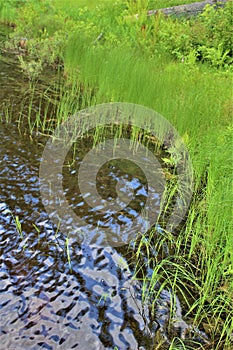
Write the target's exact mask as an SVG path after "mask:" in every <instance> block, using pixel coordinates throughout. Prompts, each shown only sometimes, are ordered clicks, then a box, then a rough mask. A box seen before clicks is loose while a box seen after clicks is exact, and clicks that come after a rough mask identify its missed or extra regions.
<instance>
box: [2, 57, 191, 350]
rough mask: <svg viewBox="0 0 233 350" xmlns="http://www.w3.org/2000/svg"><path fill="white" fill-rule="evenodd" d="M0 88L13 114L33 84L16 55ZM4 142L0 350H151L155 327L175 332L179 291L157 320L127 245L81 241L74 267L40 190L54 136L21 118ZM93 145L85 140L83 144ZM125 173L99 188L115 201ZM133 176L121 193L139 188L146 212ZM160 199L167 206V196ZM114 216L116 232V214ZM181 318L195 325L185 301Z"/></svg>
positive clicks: (111, 167) (7, 127)
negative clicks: (31, 128) (172, 311)
mask: <svg viewBox="0 0 233 350" xmlns="http://www.w3.org/2000/svg"><path fill="white" fill-rule="evenodd" d="M40 84H41V82H39V83H38V86H37V89H39V88H40ZM0 85H1V87H2V88H1V91H0V100H1V103H0V105H1V110H0V114H1V115H4V113H5V112H4V108H3V106H4V105H5V104H7V105H9V104H13V110H17V106H18V104H19V103H20V101H21V100H22V96H23V94H24V92H25V89H27V88H28V82H27V81H25V79H24V77H23V76H22V74H21V72H20V69H19V67H18V65H17V64H16V61H15V64H14V60H12V59H11V58H10V57H9V63H8V61H7V56H4V59H3V61H1V60H0ZM0 139H1V146H0V159H1V163H0V179H1V182H0V253H1V281H0V335H1V349H3V350H4V349H10V350H13V349H14V350H15V349H17V350H18V349H32V350H34V349H35V350H37V349H41V348H42V349H80V350H86V349H88V350H92V349H93V350H96V349H109V350H110V349H114V347H117V348H115V349H118V350H126V349H132V350H136V349H141V350H142V349H148V350H149V349H152V348H153V343H154V341H155V340H154V339H155V333H156V331H158V330H160V331H161V333H164V334H165V333H166V322H167V319H168V317H169V307H170V298H171V296H170V294H169V293H168V292H166V291H164V292H163V294H162V295H161V298H160V300H158V307H157V314H156V315H155V316H154V318H153V319H151V315H150V312H149V310H148V308H147V306H146V305H143V303H142V286H141V284H140V282H139V281H136V280H135V279H134V278H133V275H132V271H131V270H130V268H129V265H128V262H127V260H126V258H125V255H126V252H127V249H128V246H127V245H125V246H124V247H121V249H120V250H119V249H115V248H111V247H107V248H102V247H100V246H98V245H97V244H89V245H87V244H82V243H79V242H78V240H77V239H75V238H74V237H73V238H72V239H70V240H69V252H70V260H71V263H69V261H68V257H67V250H66V248H67V247H66V236H65V235H64V234H63V232H62V231H60V230H59V229H58V228H57V227H56V226H54V225H53V223H52V222H51V221H50V219H49V217H48V214H47V213H46V211H45V209H44V207H43V204H42V201H41V196H40V191H39V164H40V160H41V156H42V152H43V149H44V145H45V142H46V140H47V139H46V138H43V137H40V136H36V137H34V138H33V139H32V138H30V137H29V136H28V135H24V133H20V132H19V130H18V129H17V123H14V121H12V123H11V124H5V123H3V122H2V123H1V124H0ZM79 146H80V145H79ZM80 147H81V146H80ZM86 147H87V145H86V144H85V143H83V144H82V147H81V148H82V150H85V148H86ZM77 163H78V159H77ZM67 169H68V168H67ZM76 170H77V169H75V168H70V169H69V171H68V170H66V171H64V174H65V173H66V179H67V181H64V183H65V185H66V186H67V196H68V198H69V202H70V205H71V206H73V208H74V209H77V208H79V209H78V210H79V211H80V208H81V209H82V210H83V215H85V216H87V217H88V218H89V219H88V218H87V221H88V220H93V218H95V215H93V211H90V210H89V209H88V208H86V206H85V203H84V202H85V201H83V199H82V198H81V199H80V197H78V196H75V198H74V197H73V194H74V192H75V191H74V187H73V186H74V184H73V175H74V174H75V172H76ZM122 176H123V172H122V170H121V169H119V168H117V167H116V164H114V163H113V164H108V166H107V167H106V168H105V170H103V173H102V178H103V179H104V181H102V182H101V183H100V191H101V190H102V194H103V193H105V195H106V198H111V197H114V190H113V189H114V187H115V186H116V180H117V179H118V178H120V177H121V178H122ZM124 179H126V180H127V181H126V182H124V181H121V188H120V189H121V190H122V191H123V192H124V191H125V190H127V189H126V187H127V186H129V185H130V186H133V188H134V189H135V191H136V192H138V194H139V195H138V198H139V200H138V201H137V205H136V207H137V208H139V209H140V206H141V203H143V201H144V200H145V199H146V197H147V187H146V185H145V183H144V179H143V176H141V175H140V174H139V175H138V176H137V177H136V178H135V177H133V176H129V177H128V178H124ZM101 186H102V187H101ZM69 191H70V192H69ZM155 197H156V198H157V199H158V207H159V194H156V193H155ZM137 208H136V209H137ZM136 209H135V207H134V208H133V207H132V208H130V207H129V212H128V213H125V215H124V217H122V215H121V217H120V218H117V219H115V221H114V225H115V226H116V225H120V224H119V222H118V221H117V220H121V221H124V222H126V223H127V225H129V228H130V224H131V222H130V217H131V216H132V211H133V215H137V213H136V212H137V210H136ZM94 214H95V213H94ZM17 219H19V221H20V223H21V227H20V225H18V226H17ZM96 220H97V219H96ZM98 220H99V218H98ZM107 221H108V223H109V227H110V228H111V225H113V221H111V217H108V218H107ZM100 235H101V231H100ZM148 273H151V271H149V272H148ZM177 300H178V299H177ZM177 305H178V306H179V302H177ZM177 315H178V318H179V322H180V323H179V327H180V329H186V328H187V327H186V326H187V325H186V324H185V323H184V322H183V324H182V318H181V317H182V316H181V309H180V306H179V308H178V307H177ZM177 327H178V326H177Z"/></svg>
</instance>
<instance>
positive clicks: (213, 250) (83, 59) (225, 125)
mask: <svg viewBox="0 0 233 350" xmlns="http://www.w3.org/2000/svg"><path fill="white" fill-rule="evenodd" d="M75 67H76V68H77V67H78V68H79V72H78V73H77V74H75V73H74V68H75ZM65 68H66V69H67V72H68V74H69V72H70V78H71V79H72V80H73V84H76V82H82V84H83V86H84V90H85V86H86V87H88V86H94V87H95V103H102V102H108V101H126V102H132V103H137V104H142V105H145V106H147V107H150V108H152V109H154V110H156V111H157V112H159V113H160V114H162V115H163V116H164V117H166V118H167V119H168V120H169V121H170V122H171V123H172V124H173V125H174V126H175V127H176V128H177V130H178V132H179V133H180V134H181V135H182V136H183V139H184V141H185V143H186V145H187V147H188V149H189V152H190V155H191V157H192V162H193V166H194V174H195V190H194V194H193V200H192V204H191V207H190V210H189V213H188V217H187V220H186V223H185V225H184V227H181V228H180V232H178V233H177V237H175V238H174V239H173V240H172V242H171V240H169V238H168V237H167V238H166V239H165V242H166V243H168V244H169V246H170V247H171V251H172V256H170V257H167V258H164V259H161V260H156V264H155V258H154V257H153V256H151V255H150V254H148V251H149V248H148V247H149V246H150V245H154V246H156V244H158V243H155V242H154V241H153V240H151V241H149V242H148V240H145V239H142V240H141V241H140V244H139V248H138V250H137V252H136V253H135V255H134V259H136V260H138V265H137V264H136V271H137V273H136V275H137V276H139V275H140V273H141V278H142V280H143V281H144V288H143V291H144V296H145V299H147V298H148V295H150V296H151V294H152V295H153V293H154V290H155V285H156V283H157V282H158V281H160V282H161V283H162V286H163V287H164V288H165V287H167V288H168V287H169V288H171V289H172V290H173V291H174V292H175V293H178V295H180V296H181V298H182V300H183V302H184V303H185V304H186V310H187V316H189V317H192V318H193V321H194V323H195V324H197V325H201V324H205V325H208V327H207V326H205V327H206V328H208V333H209V334H210V338H211V339H210V341H211V344H212V346H213V347H214V348H216V349H218V348H219V349H220V348H222V347H223V348H224V349H228V348H229V346H230V343H231V341H232V331H233V328H232V326H233V325H232V317H233V305H232V298H233V284H232V273H233V270H232V266H233V249H232V244H233V237H232V234H231V231H230V227H231V225H232V210H231V206H230V203H231V202H232V191H231V174H232V126H231V115H230V114H231V113H230V108H231V107H230V104H229V101H230V100H231V97H232V90H231V79H230V77H229V78H227V77H226V75H225V74H224V73H221V71H210V70H209V69H208V68H206V67H205V66H200V67H197V66H195V67H190V66H189V65H185V64H182V63H174V62H169V63H168V62H167V61H166V59H165V60H164V61H163V60H162V59H161V58H159V59H157V58H156V57H155V58H152V59H148V60H145V58H144V57H143V55H140V54H137V53H136V52H135V51H134V50H133V49H132V50H129V49H125V50H124V49H119V48H114V49H113V50H111V51H108V50H105V49H104V48H103V47H95V46H93V45H92V43H87V42H82V40H74V39H73V38H72V39H71V42H70V43H68V45H67V50H66V56H65ZM152 236H153V235H152ZM159 244H160V245H161V242H160V243H159ZM143 245H144V248H143ZM157 248H158V249H159V246H157ZM140 251H141V252H142V251H144V252H145V254H146V255H147V256H148V260H147V264H149V263H152V265H153V264H154V265H153V269H154V272H153V275H152V277H150V278H149V279H148V277H146V276H145V275H143V274H142V265H141V263H140V262H139V261H140V259H139V255H138V254H139V252H140ZM146 252H147V253H146ZM151 259H152V260H153V259H154V262H151ZM138 273H139V275H138ZM153 300H154V303H156V295H155V294H154V299H153ZM152 304H153V302H152Z"/></svg>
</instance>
